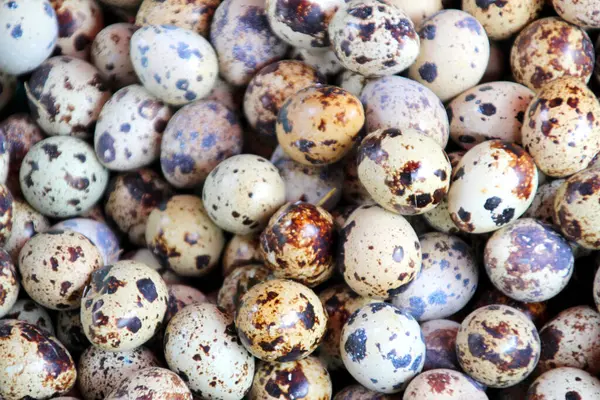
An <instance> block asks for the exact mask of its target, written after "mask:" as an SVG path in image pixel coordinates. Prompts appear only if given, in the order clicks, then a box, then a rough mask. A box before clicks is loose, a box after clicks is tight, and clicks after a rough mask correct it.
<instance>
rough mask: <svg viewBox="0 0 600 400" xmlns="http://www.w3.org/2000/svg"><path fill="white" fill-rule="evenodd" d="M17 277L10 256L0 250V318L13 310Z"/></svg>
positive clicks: (17, 288)
mask: <svg viewBox="0 0 600 400" xmlns="http://www.w3.org/2000/svg"><path fill="white" fill-rule="evenodd" d="M19 288H20V285H19V277H18V276H17V269H16V268H15V265H14V264H13V262H12V260H11V258H10V255H9V254H8V253H7V252H6V251H5V250H0V318H2V317H4V316H5V315H6V314H8V312H9V311H10V310H11V309H12V308H13V306H14V305H15V303H16V302H17V298H18V296H19Z"/></svg>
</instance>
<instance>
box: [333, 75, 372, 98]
mask: <svg viewBox="0 0 600 400" xmlns="http://www.w3.org/2000/svg"><path fill="white" fill-rule="evenodd" d="M369 81H370V79H369V78H367V77H366V76H363V75H361V74H358V73H356V72H354V71H350V70H347V69H345V70H344V71H343V72H342V73H341V74H339V75H338V77H337V80H336V83H337V86H339V87H341V88H342V89H344V90H347V91H348V92H350V93H352V94H353V95H355V96H360V93H361V92H362V90H363V89H364V87H365V85H366V84H367V83H368V82H369Z"/></svg>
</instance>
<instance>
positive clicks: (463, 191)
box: [448, 140, 538, 233]
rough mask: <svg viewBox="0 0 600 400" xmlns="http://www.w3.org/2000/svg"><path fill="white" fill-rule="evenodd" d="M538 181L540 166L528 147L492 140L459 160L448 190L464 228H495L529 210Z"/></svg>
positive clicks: (456, 218) (457, 220) (451, 208)
mask: <svg viewBox="0 0 600 400" xmlns="http://www.w3.org/2000/svg"><path fill="white" fill-rule="evenodd" d="M537 185H538V176H537V168H536V166H535V163H534V162H533V159H532V158H531V156H530V155H529V154H527V153H526V152H525V150H523V149H522V148H521V147H520V146H517V145H515V144H513V143H510V142H502V141H500V140H488V141H485V142H482V143H480V144H478V145H477V146H475V147H473V148H472V149H471V150H469V151H468V152H467V153H466V154H465V155H464V156H463V157H462V159H461V160H460V161H459V163H458V165H457V167H456V168H455V170H454V173H453V175H452V184H451V186H450V191H449V192H448V210H449V211H450V216H451V217H452V220H453V221H454V224H455V225H456V226H457V227H458V228H459V229H460V230H462V231H465V232H470V233H486V232H492V231H495V230H498V229H500V228H501V227H503V226H504V225H506V224H508V223H509V222H511V221H512V220H513V219H516V218H518V217H520V216H521V215H522V214H523V213H524V212H525V211H526V210H527V208H528V207H529V205H530V204H531V202H532V201H533V198H534V196H535V192H536V190H537Z"/></svg>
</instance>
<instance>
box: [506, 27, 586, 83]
mask: <svg viewBox="0 0 600 400" xmlns="http://www.w3.org/2000/svg"><path fill="white" fill-rule="evenodd" d="M594 57H595V56H594V45H593V44H592V42H591V40H590V38H589V36H588V34H587V33H586V32H585V31H584V30H583V29H581V28H579V27H577V26H574V25H571V24H569V23H568V22H565V21H563V20H562V19H560V18H556V17H550V18H542V19H538V20H536V21H534V22H532V23H531V24H529V25H528V26H527V27H526V28H525V29H523V30H522V31H521V33H519V36H517V38H516V39H515V41H514V44H513V46H512V49H511V52H510V66H511V69H512V73H513V76H514V78H515V80H516V81H517V82H518V83H521V84H523V85H525V86H527V87H529V88H531V89H533V90H536V91H537V90H539V89H541V88H542V87H543V86H544V85H546V84H547V83H548V82H550V81H553V80H555V79H557V78H561V77H565V76H571V77H574V78H576V79H579V80H580V81H582V82H584V83H587V82H588V81H589V80H590V77H591V76H592V72H593V70H594Z"/></svg>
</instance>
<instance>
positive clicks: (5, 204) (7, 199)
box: [0, 184, 14, 246]
mask: <svg viewBox="0 0 600 400" xmlns="http://www.w3.org/2000/svg"><path fill="white" fill-rule="evenodd" d="M13 204H14V199H13V196H12V194H11V193H10V190H8V187H7V186H6V185H2V184H0V246H5V245H6V244H7V243H8V241H9V240H10V237H11V236H12V229H13V223H14V205H13Z"/></svg>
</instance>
